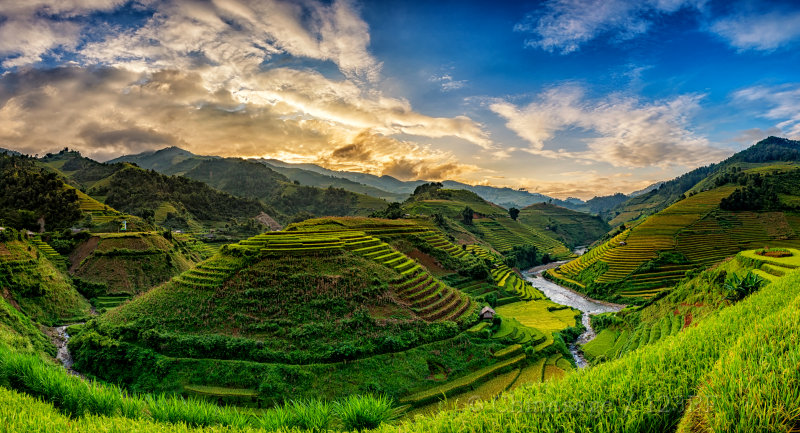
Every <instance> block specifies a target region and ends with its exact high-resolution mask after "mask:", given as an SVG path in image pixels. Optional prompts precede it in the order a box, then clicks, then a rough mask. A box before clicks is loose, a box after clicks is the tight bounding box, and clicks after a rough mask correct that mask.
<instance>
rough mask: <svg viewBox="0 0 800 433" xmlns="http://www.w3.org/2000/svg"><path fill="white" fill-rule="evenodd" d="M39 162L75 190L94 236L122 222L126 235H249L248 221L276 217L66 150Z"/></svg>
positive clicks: (202, 188) (196, 187) (197, 185)
mask: <svg viewBox="0 0 800 433" xmlns="http://www.w3.org/2000/svg"><path fill="white" fill-rule="evenodd" d="M39 163H40V164H41V165H43V166H44V167H46V168H48V169H50V170H52V171H54V172H56V173H57V174H59V175H61V176H63V177H64V178H65V179H66V181H67V182H70V183H72V185H73V186H74V187H76V188H78V189H79V190H76V193H77V194H78V196H79V201H80V207H81V210H82V211H84V212H86V213H89V214H90V215H91V220H90V224H89V225H90V228H92V229H93V230H94V231H98V232H103V231H117V230H118V229H119V227H120V222H121V221H122V220H130V221H128V222H129V223H130V224H131V225H130V226H129V227H128V229H129V230H150V229H152V228H153V225H156V224H157V225H161V226H164V227H167V228H170V229H177V230H183V231H194V232H206V231H208V230H209V229H211V228H213V229H215V230H216V231H220V232H227V233H230V234H232V235H240V236H241V234H244V235H252V234H255V233H258V232H259V231H260V230H261V228H260V227H259V225H258V224H256V223H255V222H254V221H252V220H251V219H252V218H253V217H255V216H256V215H258V214H259V213H261V212H267V213H269V212H274V211H273V210H272V209H271V208H269V207H268V206H266V205H264V204H263V203H260V202H258V201H257V200H253V199H243V198H239V197H234V196H232V195H230V194H226V193H224V192H220V191H218V190H215V189H214V188H212V187H210V186H208V185H206V184H204V183H202V182H198V181H194V180H191V179H188V178H186V177H181V176H165V175H163V174H159V173H156V172H154V171H147V170H143V169H141V168H138V167H135V166H133V165H131V164H126V163H115V164H102V163H99V162H96V161H93V160H91V159H89V158H84V157H82V156H81V155H80V153H78V152H75V151H69V150H67V149H65V150H63V151H61V152H59V153H57V154H48V155H46V156H45V157H43V158H42V159H41V161H40V162H39ZM131 215H133V216H134V217H130V216H131ZM140 221H141V223H139V222H140Z"/></svg>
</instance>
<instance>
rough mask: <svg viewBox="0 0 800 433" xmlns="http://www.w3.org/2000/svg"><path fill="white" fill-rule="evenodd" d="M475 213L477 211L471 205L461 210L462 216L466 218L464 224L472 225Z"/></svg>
mask: <svg viewBox="0 0 800 433" xmlns="http://www.w3.org/2000/svg"><path fill="white" fill-rule="evenodd" d="M473 214H475V211H474V210H472V208H471V207H469V206H466V207H465V208H464V210H462V211H461V218H462V219H463V220H464V224H466V225H469V226H471V225H472V215H473Z"/></svg>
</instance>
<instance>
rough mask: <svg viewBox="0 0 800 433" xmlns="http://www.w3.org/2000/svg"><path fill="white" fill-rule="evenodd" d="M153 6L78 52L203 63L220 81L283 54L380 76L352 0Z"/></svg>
mask: <svg viewBox="0 0 800 433" xmlns="http://www.w3.org/2000/svg"><path fill="white" fill-rule="evenodd" d="M155 6H156V7H157V9H156V13H155V14H153V16H152V17H151V18H150V19H148V20H147V22H146V23H145V24H144V25H143V26H141V27H139V28H135V29H131V30H128V31H126V32H124V33H121V34H118V35H113V36H109V37H108V38H107V39H105V40H102V41H99V42H94V43H91V44H88V45H87V47H86V48H84V49H83V50H82V51H81V54H82V55H83V56H84V57H85V59H86V60H87V61H89V62H96V63H102V64H107V65H115V66H126V67H137V69H139V70H153V69H161V68H164V67H186V68H198V67H206V68H208V69H209V71H208V72H207V73H206V78H207V79H209V80H210V79H216V80H217V81H221V82H224V81H225V80H226V79H229V78H230V77H231V76H235V75H237V74H241V73H243V72H248V71H250V70H252V69H255V68H258V66H259V65H260V64H261V63H262V62H264V61H267V60H269V59H271V58H272V57H273V56H274V55H276V54H283V53H285V54H288V55H291V56H294V57H298V58H307V59H313V60H322V61H331V62H333V63H335V64H336V65H337V66H338V67H339V69H340V70H341V71H342V72H343V73H344V74H345V75H347V76H348V77H350V78H354V79H367V80H370V81H374V80H376V79H377V78H378V77H379V74H380V68H381V64H380V63H379V62H377V61H376V60H375V59H374V58H373V57H372V55H371V54H370V53H369V50H368V46H369V41H370V35H369V28H368V26H367V24H366V22H364V21H363V20H362V19H361V18H360V17H359V16H358V13H357V11H356V10H355V8H354V7H353V5H352V4H351V3H350V2H349V1H347V0H337V1H334V2H333V3H332V4H330V5H328V4H324V3H322V2H318V1H313V0H307V1H300V2H293V1H280V0H264V1H259V2H240V1H236V0H214V1H213V2H211V3H195V2H181V1H170V2H159V3H157V4H156V5H155Z"/></svg>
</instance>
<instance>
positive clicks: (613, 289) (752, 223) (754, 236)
mask: <svg viewBox="0 0 800 433" xmlns="http://www.w3.org/2000/svg"><path fill="white" fill-rule="evenodd" d="M705 182H706V183H707V184H710V185H712V186H713V185H719V186H716V187H713V188H712V189H709V190H706V191H701V192H697V193H695V192H694V191H692V192H690V193H689V194H688V197H686V198H685V199H682V200H680V201H678V202H677V203H675V204H673V205H671V206H670V207H668V208H666V209H664V210H663V211H661V212H659V213H657V214H655V215H653V216H651V217H649V218H647V219H645V220H644V221H643V222H641V223H640V224H638V225H635V226H634V227H632V228H629V229H626V230H624V231H623V232H621V233H619V234H618V235H616V236H614V237H613V238H612V239H610V240H609V241H607V242H606V243H604V244H602V245H600V246H598V247H596V248H594V249H593V250H591V251H589V252H588V253H587V254H585V255H584V256H582V257H580V258H579V259H576V260H574V261H572V262H570V263H567V264H565V265H563V266H561V267H560V268H558V269H555V270H552V271H549V272H548V275H549V276H550V277H551V278H553V279H555V280H556V281H562V282H565V283H567V284H572V285H573V286H575V287H577V288H579V289H580V290H586V291H588V292H590V293H593V294H596V295H602V296H621V297H625V298H643V299H647V298H651V297H653V296H656V295H657V294H658V293H659V292H660V291H661V290H662V289H665V288H668V287H670V286H671V285H673V284H675V283H676V282H677V281H678V280H680V279H681V278H683V277H684V274H686V272H687V271H689V270H692V269H696V268H700V267H704V266H708V265H711V264H713V263H716V262H718V261H720V260H722V259H724V258H726V257H729V256H732V255H735V254H736V253H737V252H739V251H741V250H744V249H751V248H757V247H763V246H765V245H768V246H798V245H800V231H798V230H800V225H798V223H799V222H800V214H798V213H797V211H798V207H797V202H796V201H795V200H796V197H798V196H800V187H798V185H800V171H798V167H796V166H788V165H761V166H759V167H757V168H753V169H749V170H741V169H739V168H736V167H735V166H734V167H731V168H730V169H729V170H728V171H725V172H720V173H718V174H717V175H716V176H715V177H713V178H712V179H710V180H709V181H705Z"/></svg>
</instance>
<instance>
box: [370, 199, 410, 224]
mask: <svg viewBox="0 0 800 433" xmlns="http://www.w3.org/2000/svg"><path fill="white" fill-rule="evenodd" d="M403 213H404V212H403V208H402V207H400V203H397V202H394V203H389V205H388V206H386V209H385V210H382V211H375V212H373V213H372V214H370V218H388V219H391V220H396V219H398V218H402V217H403Z"/></svg>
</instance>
